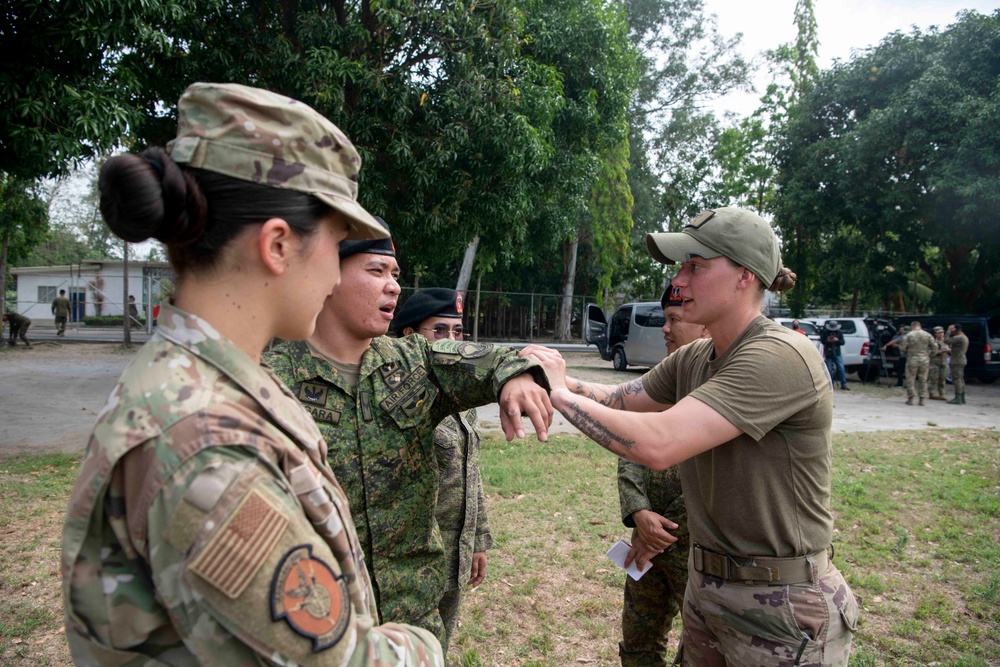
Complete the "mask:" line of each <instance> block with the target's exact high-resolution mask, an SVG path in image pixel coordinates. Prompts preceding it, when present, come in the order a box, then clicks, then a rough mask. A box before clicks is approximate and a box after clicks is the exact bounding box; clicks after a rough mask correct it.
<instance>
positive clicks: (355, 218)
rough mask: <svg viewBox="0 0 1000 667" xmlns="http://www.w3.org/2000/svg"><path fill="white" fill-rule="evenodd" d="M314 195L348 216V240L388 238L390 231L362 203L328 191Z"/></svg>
mask: <svg viewBox="0 0 1000 667" xmlns="http://www.w3.org/2000/svg"><path fill="white" fill-rule="evenodd" d="M313 196H314V197H316V199H318V200H320V201H321V202H323V203H324V204H326V205H327V206H329V207H330V208H332V209H333V210H335V211H340V212H341V213H343V214H344V216H346V217H347V224H348V225H349V229H348V231H347V239H346V240H347V241H368V240H374V239H387V238H389V232H388V231H387V230H386V229H385V227H383V226H382V225H380V224H379V223H378V220H376V219H375V217H374V216H373V215H372V214H371V213H369V212H368V211H366V210H365V209H364V208H363V207H362V206H361V204H359V203H358V202H356V201H354V200H353V199H348V198H346V197H338V196H337V195H334V194H331V193H328V192H314V193H313Z"/></svg>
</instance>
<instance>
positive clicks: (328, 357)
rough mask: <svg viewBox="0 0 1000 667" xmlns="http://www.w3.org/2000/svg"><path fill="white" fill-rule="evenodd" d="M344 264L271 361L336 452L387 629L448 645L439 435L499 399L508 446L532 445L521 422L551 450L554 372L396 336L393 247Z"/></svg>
mask: <svg viewBox="0 0 1000 667" xmlns="http://www.w3.org/2000/svg"><path fill="white" fill-rule="evenodd" d="M382 224H383V225H384V224H385V223H384V222H382ZM386 229H387V230H388V227H387V226H386ZM340 259H341V277H342V279H341V283H340V285H338V286H337V287H336V288H335V289H334V290H333V292H332V293H331V294H330V296H329V297H328V298H327V300H326V304H325V305H324V307H323V311H322V312H321V313H320V316H319V319H318V320H317V326H316V333H315V334H313V336H312V337H310V338H309V340H308V341H306V342H300V343H284V344H282V345H280V346H278V347H276V348H275V349H274V350H272V351H271V352H270V353H269V354H268V355H267V361H268V363H269V364H271V366H273V368H274V370H275V372H276V373H277V374H278V376H279V377H280V378H281V379H282V380H283V381H284V382H285V384H286V385H288V386H289V387H291V388H292V391H293V393H294V394H295V395H296V396H297V397H298V398H299V400H300V401H301V402H302V403H303V404H304V405H305V406H306V408H307V409H308V410H309V412H311V413H312V415H313V418H314V419H315V420H316V422H317V424H318V425H319V427H320V431H321V432H322V433H323V436H324V437H325V438H326V441H327V443H328V444H329V461H330V465H331V467H332V468H333V471H334V473H335V475H336V477H337V479H338V480H339V481H340V483H341V484H342V485H343V487H344V490H345V491H346V492H347V497H348V499H349V500H350V503H351V508H352V510H353V513H354V520H355V523H356V524H357V527H358V537H359V539H360V540H361V545H362V548H363V549H364V554H365V561H366V565H367V566H368V570H369V572H371V576H372V580H373V581H374V583H375V590H376V596H377V598H378V609H379V613H380V614H381V617H382V620H383V621H395V622H402V623H410V624H412V625H417V626H419V627H422V628H426V629H428V630H431V631H432V632H434V633H435V634H436V635H437V636H438V638H439V639H440V640H441V641H442V642H443V641H444V639H445V632H444V624H443V623H442V621H441V614H440V611H439V610H438V606H439V604H440V602H441V597H442V595H443V594H444V590H445V567H446V564H445V558H444V550H443V545H442V543H441V534H440V530H439V529H438V525H437V521H436V519H435V513H436V497H437V489H438V472H437V463H436V461H435V455H434V429H435V427H437V425H438V423H440V422H441V420H442V419H444V418H445V417H447V416H448V415H453V414H455V413H456V412H461V411H463V410H468V409H470V408H474V407H477V406H480V405H486V404H489V403H493V402H496V401H497V400H499V402H500V418H501V422H502V426H503V429H504V433H505V434H506V435H507V438H508V440H510V439H512V438H513V437H514V436H515V435H517V436H518V437H523V436H524V427H523V426H522V424H521V418H520V417H521V415H522V414H527V415H528V416H529V417H530V419H531V422H532V423H533V425H534V427H535V431H536V432H537V433H538V437H539V440H545V439H546V437H547V436H546V429H547V428H548V426H549V424H550V423H551V419H552V405H551V403H549V400H548V392H547V390H546V388H545V387H547V384H546V379H545V374H544V372H543V371H542V369H541V368H539V367H538V365H537V364H536V363H535V362H533V361H532V362H530V363H526V362H527V360H525V359H520V358H518V355H517V352H516V351H515V350H512V349H509V348H504V347H494V346H492V345H478V344H475V343H466V342H462V341H447V340H440V341H437V342H435V343H434V344H433V346H432V344H431V343H430V342H429V341H427V340H426V339H424V338H423V337H421V336H408V337H406V338H388V337H387V336H385V333H386V332H387V331H388V330H389V325H390V323H391V322H392V319H393V317H392V316H393V311H394V310H395V308H396V299H397V298H398V296H399V292H400V289H399V283H398V282H397V279H398V277H399V265H398V264H397V263H396V253H395V249H394V248H393V245H392V241H391V240H390V239H384V240H377V241H348V242H344V243H342V244H341V246H340Z"/></svg>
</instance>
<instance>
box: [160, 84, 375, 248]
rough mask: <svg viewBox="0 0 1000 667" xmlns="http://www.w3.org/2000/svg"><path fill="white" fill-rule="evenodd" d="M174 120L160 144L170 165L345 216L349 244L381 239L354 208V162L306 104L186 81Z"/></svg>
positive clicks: (350, 148) (340, 138)
mask: <svg viewBox="0 0 1000 667" xmlns="http://www.w3.org/2000/svg"><path fill="white" fill-rule="evenodd" d="M177 116H178V119H177V137H176V138H175V139H174V140H173V141H171V142H170V143H169V144H167V152H168V153H170V157H171V158H173V160H174V162H177V163H179V164H187V165H188V166H189V167H195V168H198V169H205V170H206V171H212V172H215V173H218V174H224V175H226V176H230V177H232V178H238V179H240V180H244V181H250V182H253V183H260V184H262V185H269V186H271V187H275V188H285V189H288V190H295V191H297V192H304V193H306V194H309V195H312V196H313V197H316V199H319V200H320V201H321V202H323V203H324V204H326V205H327V206H329V207H330V208H332V209H334V210H335V211H339V212H340V213H343V214H344V215H345V216H346V217H347V219H348V224H349V225H350V231H349V232H348V236H347V238H349V239H382V238H387V237H388V235H389V234H388V231H387V230H386V229H385V228H383V226H382V225H380V224H379V223H378V222H377V221H376V220H375V218H374V217H372V215H371V214H370V213H368V211H366V210H365V209H364V208H363V207H362V206H361V204H359V203H358V172H359V171H360V170H361V156H359V155H358V151H357V150H356V149H355V148H354V145H353V144H352V143H351V140H350V139H348V138H347V135H345V134H344V133H343V132H341V131H340V130H339V129H338V128H337V126H336V125H334V124H333V123H331V122H330V121H329V120H327V119H326V118H324V117H323V116H322V115H321V114H320V113H319V112H317V111H316V110H314V109H313V108H312V107H310V106H309V105H307V104H303V103H302V102H299V101H297V100H293V99H291V98H289V97H285V96H284V95H278V94H275V93H272V92H270V91H267V90H261V89H260V88H251V87H249V86H241V85H239V84H235V83H193V84H191V85H190V86H188V88H187V90H185V91H184V94H183V95H181V98H180V100H179V101H178V102H177Z"/></svg>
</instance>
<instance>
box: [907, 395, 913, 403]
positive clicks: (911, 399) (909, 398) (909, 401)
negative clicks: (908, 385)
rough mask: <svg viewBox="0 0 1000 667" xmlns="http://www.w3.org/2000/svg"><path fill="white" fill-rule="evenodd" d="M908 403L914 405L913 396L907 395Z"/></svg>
mask: <svg viewBox="0 0 1000 667" xmlns="http://www.w3.org/2000/svg"><path fill="white" fill-rule="evenodd" d="M906 404H907V405H913V397H912V396H907V397H906Z"/></svg>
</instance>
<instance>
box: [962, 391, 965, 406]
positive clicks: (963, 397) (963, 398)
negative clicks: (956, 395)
mask: <svg viewBox="0 0 1000 667" xmlns="http://www.w3.org/2000/svg"><path fill="white" fill-rule="evenodd" d="M962 405H965V392H964V391H963V392H962Z"/></svg>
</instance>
